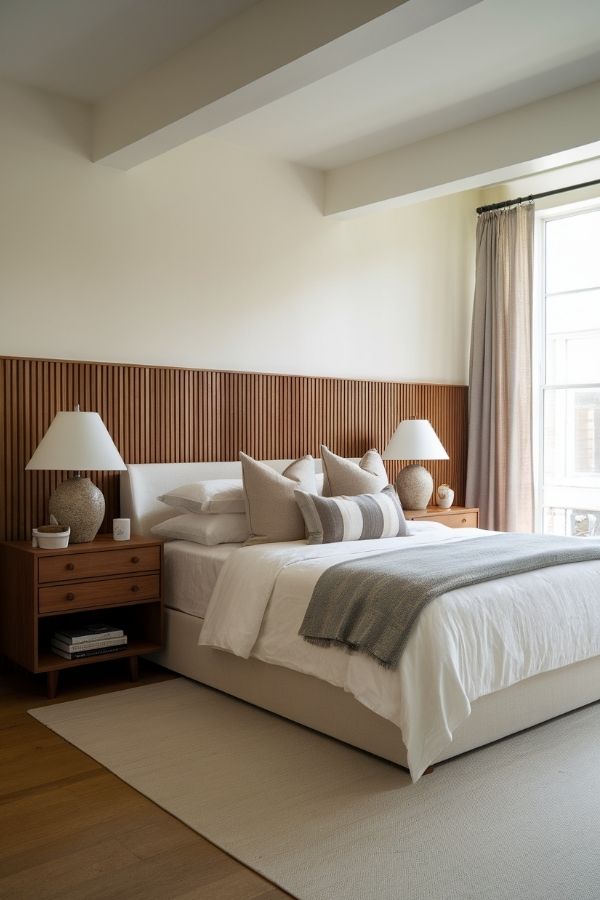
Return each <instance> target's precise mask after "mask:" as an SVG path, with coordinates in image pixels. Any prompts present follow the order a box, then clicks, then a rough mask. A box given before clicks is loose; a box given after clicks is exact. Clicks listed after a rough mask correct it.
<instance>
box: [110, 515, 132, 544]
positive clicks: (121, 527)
mask: <svg viewBox="0 0 600 900" xmlns="http://www.w3.org/2000/svg"><path fill="white" fill-rule="evenodd" d="M130 537H131V519H113V540H115V541H128V540H129V538H130Z"/></svg>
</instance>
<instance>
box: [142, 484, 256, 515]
mask: <svg viewBox="0 0 600 900" xmlns="http://www.w3.org/2000/svg"><path fill="white" fill-rule="evenodd" d="M156 499H157V500H160V502H161V503H166V504H167V506H173V507H174V508H175V509H185V510H186V511H187V512H193V513H213V514H216V513H245V512H246V505H245V503H244V492H243V490H242V479H241V478H213V479H211V480H209V481H195V482H193V483H192V484H182V485H181V487H176V488H174V489H173V490H172V491H169V492H168V493H167V494H162V495H161V496H160V497H157V498H156Z"/></svg>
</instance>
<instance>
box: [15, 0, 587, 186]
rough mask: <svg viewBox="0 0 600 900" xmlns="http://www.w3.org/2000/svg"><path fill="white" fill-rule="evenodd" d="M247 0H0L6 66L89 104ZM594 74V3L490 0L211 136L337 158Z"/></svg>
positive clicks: (320, 162) (320, 163)
mask: <svg viewBox="0 0 600 900" xmlns="http://www.w3.org/2000/svg"><path fill="white" fill-rule="evenodd" d="M253 2H254V0H0V77H2V76H3V77H7V78H11V79H13V80H15V81H19V82H22V83H26V84H30V85H34V86H37V87H42V88H45V89H48V90H54V91H57V92H59V93H62V94H65V95H67V96H71V97H77V98H80V99H84V100H89V101H93V100H96V99H98V98H100V97H104V96H106V94H108V93H109V92H110V91H112V90H113V89H114V88H116V87H118V86H121V85H123V84H125V83H126V82H127V81H128V80H129V79H131V78H132V77H134V76H136V75H138V74H141V73H143V72H144V71H146V70H147V69H149V68H151V67H152V66H153V65H155V64H156V63H157V62H160V61H162V60H164V59H166V58H168V57H169V56H170V55H172V54H174V53H176V51H177V50H179V49H181V48H182V47H184V46H186V45H188V44H190V43H191V42H193V41H194V40H196V39H197V38H198V37H200V36H202V35H203V34H206V33H207V32H208V31H210V30H211V29H212V28H214V27H216V26H217V25H219V24H220V23H221V22H223V21H224V20H226V19H228V18H230V17H232V16H234V15H236V14H238V13H240V12H241V11H242V10H243V9H245V8H246V7H248V6H251V5H252V3H253ZM325 2H326V0H325ZM419 2H421V0H409V3H411V4H412V3H415V4H418V3H419ZM439 2H440V3H443V2H445V0H439ZM248 49H249V50H250V49H251V48H248ZM599 79H600V0H569V2H568V3H567V2H565V0H482V2H478V3H476V5H474V6H471V7H470V8H468V9H466V10H464V11H463V12H460V13H458V14H457V15H453V16H451V17H450V18H448V19H445V20H444V21H441V22H439V23H438V24H436V25H433V26H431V27H429V28H426V29H424V30H422V31H418V32H417V33H416V34H414V35H413V36H412V37H409V38H406V39H404V40H402V41H400V42H399V43H396V44H394V45H392V46H391V47H389V48H387V49H385V50H382V51H379V52H377V53H373V54H372V55H370V56H367V57H365V58H363V59H362V60H361V61H360V62H357V63H355V64H352V65H349V66H347V67H346V68H344V69H341V70H339V71H337V72H336V73H335V74H333V75H329V76H326V77H323V78H321V79H319V80H318V81H315V82H314V83H313V84H311V85H309V86H308V87H304V88H301V89H300V90H296V91H293V92H291V93H288V94H287V95H286V96H284V97H283V98H282V99H279V100H276V101H275V102H273V103H269V104H267V105H266V106H263V107H262V108H259V109H257V110H256V111H255V112H252V113H249V114H247V115H244V116H242V117H240V118H238V119H236V120H234V121H232V122H229V123H228V124H227V125H224V126H222V127H220V128H219V129H217V130H216V131H214V132H212V133H213V134H215V135H217V136H220V137H222V138H223V139H226V140H228V141H232V142H235V143H237V144H242V145H245V146H249V147H251V148H255V149H257V150H259V151H261V152H266V153H269V154H272V155H276V156H279V157H283V158H285V159H290V160H294V161H298V162H302V163H304V164H307V165H312V166H316V167H319V168H324V169H331V168H335V167H337V166H341V165H344V164H346V163H349V162H353V161H355V160H357V159H362V158H365V157H369V156H372V155H375V154H377V153H381V152H384V151H386V150H389V149H392V148H394V147H400V146H403V145H406V144H409V143H412V142H414V141H418V140H420V139H423V138H426V137H430V136H432V135H435V134H439V133H442V132H444V131H447V130H449V129H453V128H457V127H460V126H462V125H465V124H468V123H471V122H474V121H477V120H478V119H482V118H486V117H488V116H492V115H494V114H497V113H500V112H504V111H506V110H508V109H512V108H513V107H516V106H522V105H524V104H526V103H529V102H533V101H536V100H540V99H542V98H544V97H547V96H551V95H553V94H557V93H560V92H562V91H565V90H569V89H571V88H574V87H578V86H580V85H582V84H586V83H588V82H591V81H596V80H599ZM599 112H600V111H599Z"/></svg>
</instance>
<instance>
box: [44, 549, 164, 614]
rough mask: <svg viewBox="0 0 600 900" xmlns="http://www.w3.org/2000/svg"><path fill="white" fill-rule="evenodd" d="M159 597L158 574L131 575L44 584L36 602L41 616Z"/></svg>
mask: <svg viewBox="0 0 600 900" xmlns="http://www.w3.org/2000/svg"><path fill="white" fill-rule="evenodd" d="M109 555H110V554H109ZM158 597H160V575H140V576H137V577H136V576H135V575H133V576H131V577H129V578H107V579H106V580H105V581H88V582H83V583H81V584H80V583H78V584H68V585H53V586H52V587H50V586H49V587H43V588H40V589H39V591H38V604H39V612H40V614H41V615H43V614H44V613H51V612H67V611H71V610H74V609H87V608H90V607H96V606H112V605H113V604H119V603H120V604H122V603H137V602H139V601H140V600H153V599H155V598H158Z"/></svg>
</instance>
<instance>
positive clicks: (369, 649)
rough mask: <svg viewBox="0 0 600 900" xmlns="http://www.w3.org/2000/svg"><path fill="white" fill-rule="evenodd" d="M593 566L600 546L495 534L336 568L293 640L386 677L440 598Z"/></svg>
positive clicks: (323, 580) (319, 589)
mask: <svg viewBox="0 0 600 900" xmlns="http://www.w3.org/2000/svg"><path fill="white" fill-rule="evenodd" d="M403 540H410V538H403ZM595 559H600V540H594V539H592V540H589V539H585V538H562V537H551V536H540V535H528V534H498V535H490V536H489V537H481V538H467V539H465V540H463V541H457V542H455V543H448V544H445V543H440V544H426V545H424V546H419V547H415V548H414V549H406V550H396V551H393V552H391V553H382V554H377V555H373V556H369V557H363V558H361V559H357V560H350V561H348V562H341V563H337V564H336V565H333V566H331V568H329V569H327V570H326V571H325V572H324V573H323V574H322V575H321V577H320V578H319V580H318V581H317V583H316V585H315V588H314V591H313V594H312V597H311V600H310V603H309V605H308V609H307V611H306V615H305V616H304V620H303V622H302V625H301V626H300V632H299V633H300V634H301V635H302V637H304V638H305V640H307V641H309V642H310V643H312V644H317V645H319V646H324V647H326V646H330V645H339V646H344V647H346V648H348V649H349V650H354V651H360V652H362V653H367V654H368V655H369V656H372V657H373V658H374V659H376V660H377V662H378V663H380V664H381V665H382V666H384V667H385V668H389V669H392V668H395V667H396V666H397V665H398V662H399V660H400V657H401V655H402V652H403V650H404V648H405V646H406V642H407V640H408V637H409V635H410V633H411V631H412V628H413V627H414V625H415V622H416V621H417V619H418V617H419V615H420V614H421V612H422V611H423V609H424V608H425V607H426V606H427V604H428V603H430V602H431V601H432V600H434V599H435V598H436V597H439V596H441V594H445V593H447V592H448V591H454V590H456V589H457V588H463V587H467V586H469V585H472V584H480V583H482V582H485V581H491V580H493V579H496V578H504V577H505V576H507V575H520V574H522V573H523V572H531V571H533V570H535V569H543V568H546V567H548V566H559V565H564V564H565V563H578V562H586V561H588V560H595ZM598 602H599V603H600V580H599V582H598Z"/></svg>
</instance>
